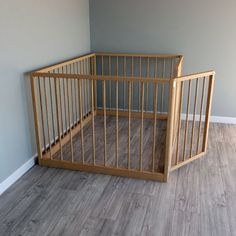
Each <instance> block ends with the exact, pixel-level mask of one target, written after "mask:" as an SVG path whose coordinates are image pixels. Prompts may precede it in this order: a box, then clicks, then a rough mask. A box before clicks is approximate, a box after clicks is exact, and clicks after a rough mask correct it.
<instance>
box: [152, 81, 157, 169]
mask: <svg viewBox="0 0 236 236" xmlns="http://www.w3.org/2000/svg"><path fill="white" fill-rule="evenodd" d="M157 90H158V87H157V85H156V84H155V85H154V102H153V106H154V108H153V111H154V124H153V149H152V171H154V167H155V156H156V126H157V95H158V94H157Z"/></svg>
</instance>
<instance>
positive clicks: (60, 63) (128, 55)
mask: <svg viewBox="0 0 236 236" xmlns="http://www.w3.org/2000/svg"><path fill="white" fill-rule="evenodd" d="M94 56H114V57H115V56H125V57H150V58H166V59H167V58H179V59H180V61H179V63H177V67H178V65H180V62H181V61H182V59H183V56H182V55H178V54H135V53H133V54H128V53H101V52H98V53H89V54H85V55H82V56H79V57H76V58H72V59H69V60H66V61H63V62H59V63H56V64H53V65H50V66H47V67H43V68H41V69H38V70H35V71H32V72H31V73H36V72H41V73H47V72H49V71H52V70H54V69H57V68H60V67H63V66H66V65H70V64H72V63H75V62H79V61H82V60H85V59H88V58H91V57H94Z"/></svg>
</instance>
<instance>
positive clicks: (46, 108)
mask: <svg viewBox="0 0 236 236" xmlns="http://www.w3.org/2000/svg"><path fill="white" fill-rule="evenodd" d="M46 81H47V80H46V78H43V88H44V104H45V113H46V124H47V131H48V144H49V150H50V158H52V148H51V135H50V123H49V113H48V97H47V87H46Z"/></svg>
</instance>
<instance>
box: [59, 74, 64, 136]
mask: <svg viewBox="0 0 236 236" xmlns="http://www.w3.org/2000/svg"><path fill="white" fill-rule="evenodd" d="M62 82H63V79H62ZM58 85H59V98H60V100H59V102H60V115H61V132H62V137H64V124H63V123H64V122H63V112H62V91H61V78H58Z"/></svg>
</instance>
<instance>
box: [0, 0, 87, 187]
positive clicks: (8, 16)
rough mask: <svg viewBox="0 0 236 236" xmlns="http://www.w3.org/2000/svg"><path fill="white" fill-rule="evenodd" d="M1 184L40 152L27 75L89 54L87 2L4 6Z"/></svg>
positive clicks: (0, 17)
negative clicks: (36, 139) (26, 73)
mask: <svg viewBox="0 0 236 236" xmlns="http://www.w3.org/2000/svg"><path fill="white" fill-rule="evenodd" d="M0 5H1V6H0V34H1V35H0V130H1V135H0V183H1V182H2V181H3V180H4V179H5V178H7V177H8V176H9V175H10V174H12V173H13V172H14V171H15V170H16V169H17V168H19V167H20V166H21V165H22V164H23V163H25V162H26V161H27V160H28V159H29V158H30V157H32V155H33V154H35V153H36V147H35V135H34V125H33V115H32V104H31V95H30V86H29V85H30V84H29V80H28V78H27V77H26V76H25V75H24V73H25V72H27V71H30V70H34V69H36V68H39V67H42V66H46V65H48V64H52V63H55V62H58V61H61V60H65V59H68V58H71V57H75V56H77V55H80V54H84V53H88V52H89V51H90V32H89V1H88V0H67V1H65V0H47V1H46V0H44V1H30V0H23V1H17V0H9V1H1V4H0Z"/></svg>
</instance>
